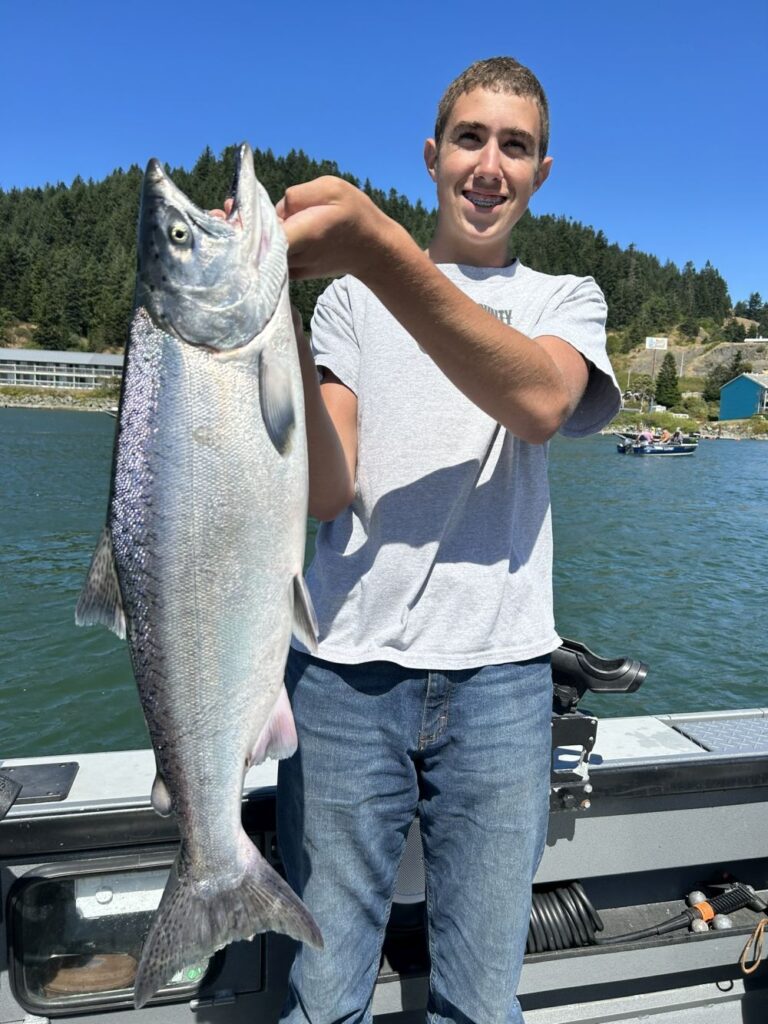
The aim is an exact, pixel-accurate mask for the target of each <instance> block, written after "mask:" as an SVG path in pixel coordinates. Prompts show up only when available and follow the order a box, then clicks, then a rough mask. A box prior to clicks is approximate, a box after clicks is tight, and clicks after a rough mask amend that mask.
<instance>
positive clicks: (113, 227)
mask: <svg viewBox="0 0 768 1024" xmlns="http://www.w3.org/2000/svg"><path fill="white" fill-rule="evenodd" d="M234 154H235V150H234V148H229V149H227V150H225V151H224V153H222V155H221V157H219V158H217V157H216V156H215V155H214V154H213V153H212V152H211V151H210V149H206V150H205V152H204V153H203V154H202V156H201V157H200V158H199V160H198V161H197V163H196V164H195V166H194V167H193V168H192V170H191V171H186V170H184V169H183V168H171V169H170V173H171V175H172V177H173V179H174V181H175V182H176V183H177V184H178V185H179V187H180V188H182V189H183V190H184V191H185V192H186V193H187V194H188V195H189V196H190V197H191V198H192V199H193V200H194V201H195V202H196V203H198V204H200V205H201V206H202V207H204V208H213V207H220V206H221V204H222V201H223V199H224V197H225V196H226V194H227V192H228V190H229V186H230V183H231V180H232V174H233V167H234ZM255 166H256V173H257V175H258V177H259V179H260V180H261V181H262V183H263V184H264V186H265V187H266V189H267V191H268V192H269V194H270V196H271V198H272V200H273V201H277V199H279V198H280V196H281V195H282V193H283V192H284V190H285V189H286V188H287V187H288V186H290V185H293V184H296V183H298V182H301V181H307V180H309V179H311V178H314V177H317V176H318V175H320V174H340V173H342V172H340V170H339V168H338V167H337V166H336V164H335V163H333V162H330V161H322V162H317V161H315V160H312V159H310V158H309V157H308V156H306V155H305V154H304V153H303V152H301V151H299V152H291V153H289V154H288V155H287V156H285V157H275V156H274V155H273V154H272V153H271V152H270V151H267V152H261V151H259V150H256V151H255ZM142 174H143V170H142V169H141V168H139V167H138V166H133V167H131V168H129V169H128V170H127V171H123V170H118V171H115V172H114V173H113V174H111V175H110V176H109V177H108V178H106V179H105V180H104V181H100V182H93V181H88V182H85V181H83V180H82V179H80V178H76V179H75V180H74V181H73V182H72V184H71V186H65V185H63V184H59V185H56V186H49V187H46V188H29V189H21V190H19V189H14V190H12V191H10V192H3V191H0V223H2V225H3V230H2V235H0V331H2V332H3V334H4V336H5V339H6V340H7V337H8V329H9V327H10V326H11V325H13V324H14V323H16V322H19V321H21V322H28V323H33V324H36V325H37V329H36V330H35V331H34V333H32V334H31V335H30V342H29V343H30V344H34V345H36V346H39V347H41V348H62V349H66V348H77V347H87V348H89V349H90V350H93V351H100V350H102V349H104V348H113V349H114V348H119V347H121V346H122V345H123V344H124V342H125V338H126V333H127V329H128V322H129V317H130V310H131V302H132V294H133V281H134V274H135V259H136V256H135V235H136V219H137V214H138V203H139V193H140V188H141V179H142ZM342 176H343V177H346V178H347V179H348V180H350V181H355V179H354V178H352V177H351V176H350V175H345V174H343V173H342ZM356 183H357V184H360V183H359V182H356ZM362 187H363V188H364V189H365V191H366V192H367V193H368V194H369V195H371V197H372V198H373V199H374V201H375V202H376V203H377V204H378V205H379V206H381V207H382V208H383V209H384V210H385V211H386V212H387V213H388V214H389V215H390V216H392V217H393V218H394V219H396V220H397V221H399V222H400V223H401V224H403V226H404V227H405V228H406V229H407V230H408V231H409V232H410V233H411V234H412V235H413V237H414V238H415V239H416V240H417V242H419V243H420V244H422V245H425V244H426V243H427V241H428V239H429V237H430V233H431V231H432V227H433V224H434V216H435V215H434V212H433V211H430V210H427V209H426V208H425V207H424V206H423V205H422V203H420V202H417V203H415V204H413V203H411V202H410V201H409V200H408V199H406V198H405V197H404V196H402V195H399V194H398V193H396V192H395V191H394V190H393V191H390V192H389V193H384V192H382V191H379V190H378V189H374V188H372V187H371V186H370V184H369V183H368V182H366V183H365V184H364V185H363V186H362ZM511 244H512V254H513V255H516V256H518V257H519V258H520V259H521V260H522V261H523V262H524V263H526V264H528V265H529V266H531V267H534V268H535V269H538V270H543V271H546V272H550V273H566V272H567V273H575V274H591V275H593V276H594V277H595V278H596V279H597V281H598V282H599V284H600V286H601V287H602V289H603V291H604V292H605V295H606V298H607V300H608V308H609V329H611V330H614V331H620V340H619V342H618V343H619V345H620V348H621V349H623V350H625V351H626V350H628V349H630V348H632V347H634V346H635V345H638V344H641V343H642V341H643V339H644V338H645V336H646V335H647V334H651V335H654V334H660V333H663V332H665V331H667V330H668V329H670V328H671V327H672V326H674V325H681V324H682V325H683V331H684V333H689V334H690V335H691V336H693V335H695V334H696V331H697V327H698V323H699V322H700V321H702V320H708V321H714V322H715V323H716V324H721V323H722V322H723V319H724V318H725V317H726V316H728V314H729V313H730V309H731V301H730V298H729V296H728V292H727V288H726V284H725V281H724V280H723V279H722V277H721V276H720V275H719V273H718V272H717V270H716V269H715V268H714V267H713V266H711V265H710V264H709V263H707V264H706V266H705V267H704V268H703V269H702V270H698V271H697V270H696V269H695V268H694V267H693V265H692V264H690V263H689V264H686V266H685V267H684V268H683V269H682V270H680V269H679V268H678V267H676V266H675V265H674V264H672V263H666V264H663V265H662V264H661V263H660V262H659V260H657V259H656V258H655V257H654V256H651V255H648V254H646V253H642V252H638V251H637V250H636V249H635V248H634V246H630V247H629V248H628V249H622V248H620V247H619V246H618V245H611V244H609V243H608V241H607V239H606V237H605V235H604V234H603V233H602V231H595V230H593V228H591V227H586V226H584V225H582V224H579V223H575V222H573V221H570V220H568V219H566V218H563V217H552V216H540V217H535V216H532V215H530V214H526V216H525V217H524V218H523V220H522V221H521V222H520V224H519V225H518V226H517V227H516V228H515V231H514V232H513V234H512V240H511ZM324 286H325V282H317V281H314V282H298V283H295V284H293V285H292V297H293V301H294V302H295V303H296V305H297V306H298V307H299V309H300V310H301V313H302V316H303V318H304V320H305V322H306V323H308V322H309V319H310V316H311V312H312V308H313V305H314V302H315V299H316V297H317V295H318V294H319V292H320V291H321V290H322V288H323V287H324ZM758 299H759V296H758ZM742 305H743V304H742ZM3 343H5V341H4V340H2V339H0V344H3Z"/></svg>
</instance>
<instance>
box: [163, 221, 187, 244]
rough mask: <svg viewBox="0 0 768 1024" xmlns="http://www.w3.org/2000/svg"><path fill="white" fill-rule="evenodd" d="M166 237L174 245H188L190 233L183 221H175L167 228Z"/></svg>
mask: <svg viewBox="0 0 768 1024" xmlns="http://www.w3.org/2000/svg"><path fill="white" fill-rule="evenodd" d="M168 237H169V238H170V240H171V242H173V244H174V245H189V243H190V242H191V240H192V233H191V232H190V230H189V227H188V226H187V225H186V224H185V223H184V221H183V220H175V221H173V222H172V223H171V224H169V226H168Z"/></svg>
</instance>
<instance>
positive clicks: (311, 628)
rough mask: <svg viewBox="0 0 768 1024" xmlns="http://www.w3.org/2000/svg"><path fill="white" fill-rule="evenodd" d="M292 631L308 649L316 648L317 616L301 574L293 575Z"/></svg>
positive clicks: (313, 651)
mask: <svg viewBox="0 0 768 1024" xmlns="http://www.w3.org/2000/svg"><path fill="white" fill-rule="evenodd" d="M293 632H294V635H295V636H296V638H297V640H300V641H301V642H302V643H303V644H304V646H305V647H306V648H307V650H308V651H311V652H312V653H313V654H314V653H315V651H316V650H317V636H318V626H317V616H316V615H315V609H314V608H313V607H312V598H311V597H310V596H309V591H308V590H307V584H306V582H305V581H304V577H303V576H294V577H293Z"/></svg>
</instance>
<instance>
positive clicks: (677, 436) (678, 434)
mask: <svg viewBox="0 0 768 1024" xmlns="http://www.w3.org/2000/svg"><path fill="white" fill-rule="evenodd" d="M684 442H685V435H684V434H683V432H682V430H681V429H680V427H678V428H677V429H676V430H675V432H674V434H673V435H672V444H683V443H684Z"/></svg>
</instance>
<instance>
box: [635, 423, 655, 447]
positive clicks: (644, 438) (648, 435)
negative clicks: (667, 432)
mask: <svg viewBox="0 0 768 1024" xmlns="http://www.w3.org/2000/svg"><path fill="white" fill-rule="evenodd" d="M637 440H638V442H639V443H640V444H653V431H652V430H651V428H650V427H643V429H642V430H641V431H640V433H639V434H638V435H637Z"/></svg>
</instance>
